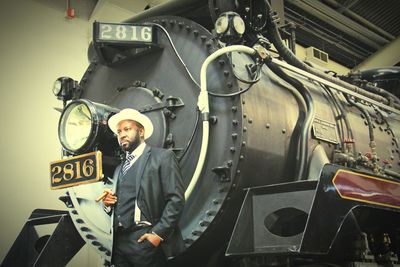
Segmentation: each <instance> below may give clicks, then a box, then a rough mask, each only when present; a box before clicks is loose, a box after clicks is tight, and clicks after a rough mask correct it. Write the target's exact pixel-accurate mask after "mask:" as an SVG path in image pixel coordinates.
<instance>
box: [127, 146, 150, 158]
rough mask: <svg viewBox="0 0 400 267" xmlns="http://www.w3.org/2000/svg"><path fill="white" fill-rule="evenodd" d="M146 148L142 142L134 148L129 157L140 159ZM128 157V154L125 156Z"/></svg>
mask: <svg viewBox="0 0 400 267" xmlns="http://www.w3.org/2000/svg"><path fill="white" fill-rule="evenodd" d="M145 147H146V143H145V142H143V143H141V144H140V145H139V146H138V147H137V148H135V150H133V151H132V153H131V155H132V156H134V157H135V159H137V158H138V157H140V156H141V155H142V154H143V151H144V148H145ZM126 155H127V156H128V154H126Z"/></svg>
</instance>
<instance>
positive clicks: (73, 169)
mask: <svg viewBox="0 0 400 267" xmlns="http://www.w3.org/2000/svg"><path fill="white" fill-rule="evenodd" d="M102 178H103V172H102V154H101V152H100V151H96V152H91V153H87V154H83V155H79V156H76V157H71V158H66V159H63V160H57V161H53V162H50V188H51V189H60V188H66V187H71V186H76V185H81V184H87V183H93V182H97V181H100V180H101V179H102Z"/></svg>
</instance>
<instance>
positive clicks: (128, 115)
mask: <svg viewBox="0 0 400 267" xmlns="http://www.w3.org/2000/svg"><path fill="white" fill-rule="evenodd" d="M124 120H133V121H136V122H138V123H140V124H141V125H142V126H143V127H144V139H147V138H149V137H150V136H151V135H152V134H153V129H154V127H153V123H152V122H151V120H150V119H149V118H148V117H147V116H146V115H144V114H142V113H140V112H139V111H137V110H135V109H130V108H127V109H123V110H121V111H120V112H118V113H117V114H115V115H113V116H111V118H110V119H109V120H108V127H110V129H111V131H113V132H114V133H115V134H118V132H117V131H118V124H119V123H120V122H121V121H124Z"/></svg>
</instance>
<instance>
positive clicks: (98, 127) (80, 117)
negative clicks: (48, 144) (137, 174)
mask: <svg viewBox="0 0 400 267" xmlns="http://www.w3.org/2000/svg"><path fill="white" fill-rule="evenodd" d="M118 111H119V109H117V108H113V107H110V106H107V105H104V104H100V103H95V102H91V101H89V100H86V99H79V100H75V101H72V102H71V103H69V104H68V105H67V106H66V107H65V109H64V111H63V113H62V114H61V118H60V122H59V124H58V138H59V139H60V142H61V145H62V146H63V147H64V149H65V150H67V151H68V152H70V153H72V154H78V153H81V152H88V151H90V150H94V149H100V150H102V151H103V153H104V152H105V150H109V151H111V150H112V149H113V148H114V146H115V145H118V143H117V142H116V138H115V137H114V134H113V133H112V132H111V130H110V129H109V128H108V125H107V121H108V119H109V117H110V116H111V115H113V114H115V113H117V112H118Z"/></svg>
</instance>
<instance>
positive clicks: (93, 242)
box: [92, 241, 101, 247]
mask: <svg viewBox="0 0 400 267" xmlns="http://www.w3.org/2000/svg"><path fill="white" fill-rule="evenodd" d="M92 245H93V246H96V247H97V246H101V243H100V242H99V241H92Z"/></svg>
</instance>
